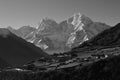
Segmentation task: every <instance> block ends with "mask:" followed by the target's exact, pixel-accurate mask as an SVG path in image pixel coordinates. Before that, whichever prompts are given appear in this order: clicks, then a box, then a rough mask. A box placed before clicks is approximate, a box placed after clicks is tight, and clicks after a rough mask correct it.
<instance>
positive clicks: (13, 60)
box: [0, 29, 50, 66]
mask: <svg viewBox="0 0 120 80" xmlns="http://www.w3.org/2000/svg"><path fill="white" fill-rule="evenodd" d="M0 57H1V58H3V59H4V60H6V61H7V62H8V63H10V64H11V65H13V66H18V65H23V64H24V63H26V62H28V61H30V60H32V59H36V58H40V57H45V58H47V59H48V58H50V56H49V55H47V54H46V53H45V52H43V51H42V50H41V49H40V48H38V47H36V46H34V45H33V44H31V43H28V42H26V41H25V40H23V39H21V38H19V37H17V36H16V35H14V34H12V33H11V32H10V31H9V30H7V29H0Z"/></svg>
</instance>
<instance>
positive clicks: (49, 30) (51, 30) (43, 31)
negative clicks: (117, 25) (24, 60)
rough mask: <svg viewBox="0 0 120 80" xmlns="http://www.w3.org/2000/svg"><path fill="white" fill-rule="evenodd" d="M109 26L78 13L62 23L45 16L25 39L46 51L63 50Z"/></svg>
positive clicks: (78, 43)
mask: <svg viewBox="0 0 120 80" xmlns="http://www.w3.org/2000/svg"><path fill="white" fill-rule="evenodd" d="M107 28H110V26H108V25H106V24H103V23H99V22H93V21H92V20H91V19H90V18H88V17H86V16H84V15H81V14H80V13H78V14H75V15H74V16H72V17H70V18H69V19H68V20H65V21H62V22H60V23H57V22H55V21H54V20H51V19H48V18H45V19H43V20H42V21H41V23H40V25H39V26H38V28H37V29H36V30H35V31H32V32H31V33H30V34H28V35H27V36H26V37H25V39H26V40H27V41H29V42H31V43H34V44H35V45H36V46H38V47H40V48H42V49H44V50H45V51H53V52H58V50H59V51H61V52H63V51H67V50H70V49H71V48H73V47H76V46H78V45H80V44H81V43H83V42H84V41H86V40H89V39H91V38H92V37H94V36H95V35H97V34H98V33H100V32H102V31H103V30H105V29H107Z"/></svg>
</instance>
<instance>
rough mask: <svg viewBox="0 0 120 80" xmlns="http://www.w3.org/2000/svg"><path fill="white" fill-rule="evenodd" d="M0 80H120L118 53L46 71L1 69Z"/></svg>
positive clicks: (119, 58)
mask: <svg viewBox="0 0 120 80" xmlns="http://www.w3.org/2000/svg"><path fill="white" fill-rule="evenodd" d="M0 80H120V55H119V56H113V57H109V58H106V59H102V60H100V61H97V62H95V63H92V64H89V65H86V66H83V67H80V66H77V67H73V68H66V69H60V70H53V71H48V72H32V71H3V72H0Z"/></svg>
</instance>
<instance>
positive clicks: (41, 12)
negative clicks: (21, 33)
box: [0, 0, 120, 28]
mask: <svg viewBox="0 0 120 80" xmlns="http://www.w3.org/2000/svg"><path fill="white" fill-rule="evenodd" d="M79 12H80V13H81V14H84V15H86V16H87V17H89V18H91V19H92V20H93V21H97V22H103V23H106V24H108V25H112V26H113V25H115V24H117V23H119V22H120V0H0V28H1V27H8V26H11V27H13V28H19V27H22V26H27V25H30V26H34V27H37V25H38V23H39V22H40V20H41V19H43V18H45V17H48V18H51V19H54V20H55V21H57V22H58V23H59V22H60V21H63V20H65V19H68V18H69V17H71V16H72V15H73V14H74V13H79Z"/></svg>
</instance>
